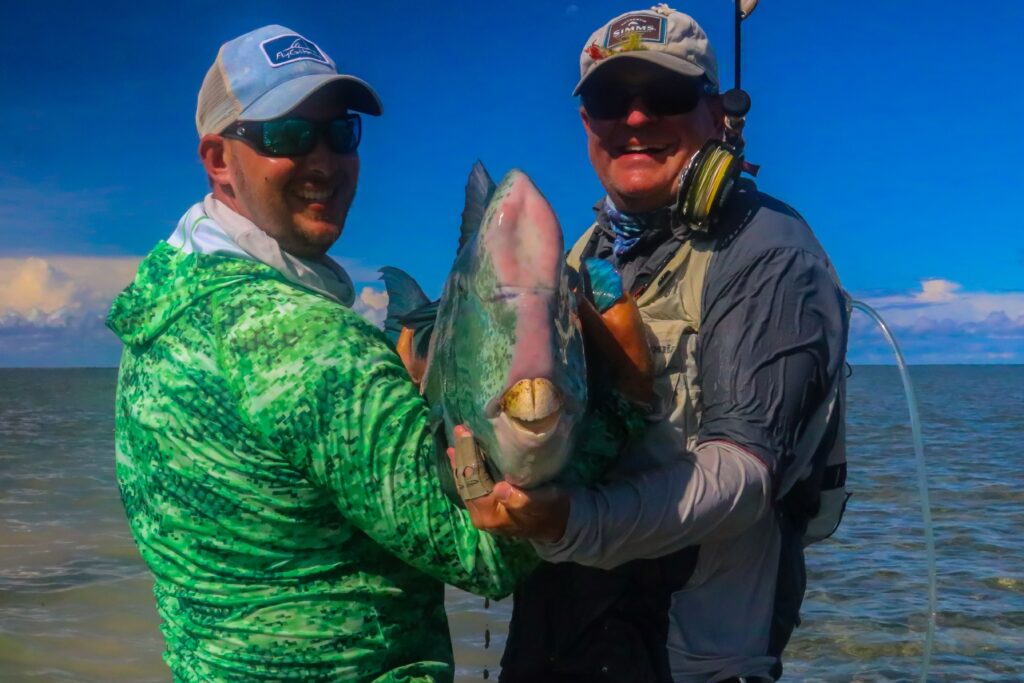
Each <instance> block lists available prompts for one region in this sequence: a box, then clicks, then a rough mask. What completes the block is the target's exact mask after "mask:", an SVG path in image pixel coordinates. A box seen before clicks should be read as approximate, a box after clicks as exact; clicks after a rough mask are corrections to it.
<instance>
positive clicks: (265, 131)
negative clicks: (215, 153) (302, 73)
mask: <svg viewBox="0 0 1024 683" xmlns="http://www.w3.org/2000/svg"><path fill="white" fill-rule="evenodd" d="M362 134H363V125H362V119H360V118H359V114H347V115H345V116H339V117H338V118H336V119H331V120H330V121H309V120H307V119H299V118H288V119H274V120H273V121H235V122H234V123H232V124H231V125H230V126H228V127H227V129H225V130H224V132H222V133H221V135H223V136H224V137H226V138H235V139H236V140H244V141H245V142H248V143H249V144H250V145H252V146H253V148H255V149H256V151H257V152H259V153H260V154H262V155H264V156H268V157H300V156H303V155H305V154H309V153H310V152H312V151H313V148H314V147H316V142H317V140H319V139H320V138H321V137H323V138H326V140H327V146H328V147H330V149H331V151H332V152H334V153H336V154H351V153H352V152H354V151H356V148H357V147H359V140H360V138H361V137H362Z"/></svg>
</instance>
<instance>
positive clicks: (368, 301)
mask: <svg viewBox="0 0 1024 683" xmlns="http://www.w3.org/2000/svg"><path fill="white" fill-rule="evenodd" d="M352 310H354V311H355V312H356V313H358V314H359V315H361V316H363V317H364V318H366V319H367V320H369V321H370V322H372V323H373V324H374V325H376V326H377V327H384V319H385V318H386V317H387V315H388V293H387V292H385V291H384V290H382V289H378V288H376V287H363V288H362V290H360V292H359V296H358V297H356V302H355V305H353V306H352Z"/></svg>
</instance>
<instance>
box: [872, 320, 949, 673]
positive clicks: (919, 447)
mask: <svg viewBox="0 0 1024 683" xmlns="http://www.w3.org/2000/svg"><path fill="white" fill-rule="evenodd" d="M853 307H854V308H857V309H860V310H861V311H863V312H864V313H866V314H867V315H868V317H869V318H871V319H872V320H874V321H875V322H876V323H878V326H879V327H880V328H881V329H882V334H884V335H885V338H886V340H887V341H888V342H889V345H890V346H891V347H892V350H893V352H894V353H895V354H896V364H897V365H898V366H899V369H900V377H901V378H902V379H903V390H904V392H906V395H907V407H908V409H909V410H910V429H911V433H912V435H913V438H914V460H915V461H916V463H917V489H918V493H919V494H920V497H921V519H922V520H923V522H924V546H925V555H926V557H927V563H928V633H927V635H926V636H925V640H924V654H923V655H922V657H921V678H920V680H921V681H922V683H924V682H925V681H927V680H928V668H929V666H930V664H931V658H932V644H933V642H934V640H935V612H936V596H935V593H936V588H935V538H934V533H933V531H932V512H931V501H930V499H929V496H928V472H927V469H926V467H925V459H924V440H923V439H922V437H921V420H920V418H919V416H918V412H917V398H916V397H915V395H914V386H913V384H911V383H910V373H909V372H908V371H907V363H906V361H905V360H904V358H903V353H902V352H901V351H900V347H899V344H897V343H896V339H895V338H894V337H893V336H892V332H890V331H889V327H888V325H886V324H885V321H884V320H882V316H880V315H878V312H877V311H875V309H873V308H871V306H868V305H867V304H866V303H864V302H863V301H856V300H855V301H853Z"/></svg>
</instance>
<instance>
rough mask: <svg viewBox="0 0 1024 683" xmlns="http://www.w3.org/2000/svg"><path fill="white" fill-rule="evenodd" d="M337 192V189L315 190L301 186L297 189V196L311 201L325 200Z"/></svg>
mask: <svg viewBox="0 0 1024 683" xmlns="http://www.w3.org/2000/svg"><path fill="white" fill-rule="evenodd" d="M336 192H337V190H335V189H323V190H314V189H311V188H301V189H298V190H296V191H295V194H296V196H298V197H299V198H300V199H304V200H306V201H309V202H325V201H327V200H328V199H330V198H331V197H333V196H334V194H335V193H336Z"/></svg>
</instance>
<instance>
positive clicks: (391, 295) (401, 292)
mask: <svg viewBox="0 0 1024 683" xmlns="http://www.w3.org/2000/svg"><path fill="white" fill-rule="evenodd" d="M379 272H380V279H381V280H384V288H385V289H386V290H387V292H388V317H387V318H385V319H384V331H385V332H386V333H387V335H388V337H389V338H390V339H391V341H397V340H398V335H399V334H400V333H401V332H402V319H403V318H404V317H405V316H407V315H409V314H410V313H412V312H413V311H415V310H416V309H418V308H421V307H423V306H426V305H427V304H429V303H430V299H428V298H427V295H426V294H424V293H423V290H422V289H420V286H419V285H418V284H416V280H414V279H413V278H412V276H411V275H409V274H408V273H407V272H405V271H404V270H402V269H401V268H393V267H391V266H384V267H383V268H381V269H380V271H379Z"/></svg>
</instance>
